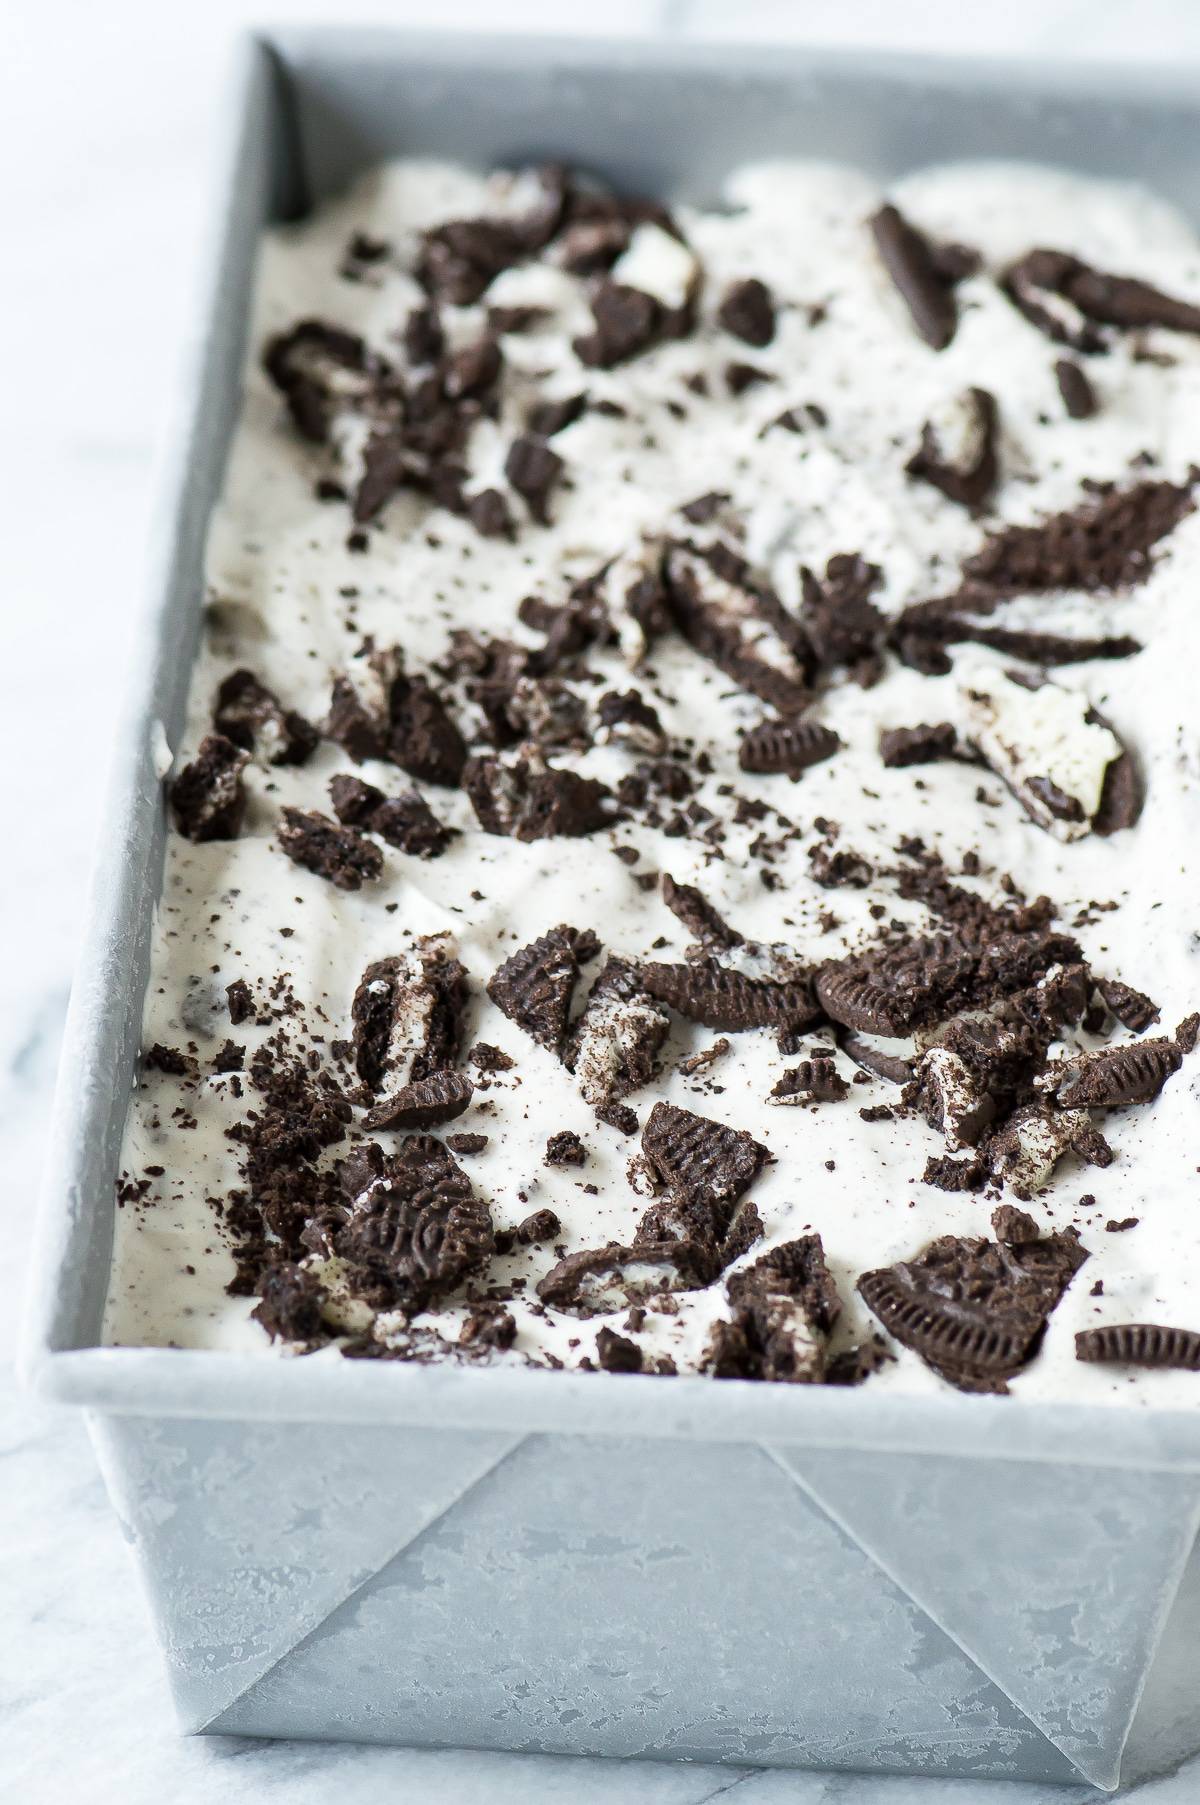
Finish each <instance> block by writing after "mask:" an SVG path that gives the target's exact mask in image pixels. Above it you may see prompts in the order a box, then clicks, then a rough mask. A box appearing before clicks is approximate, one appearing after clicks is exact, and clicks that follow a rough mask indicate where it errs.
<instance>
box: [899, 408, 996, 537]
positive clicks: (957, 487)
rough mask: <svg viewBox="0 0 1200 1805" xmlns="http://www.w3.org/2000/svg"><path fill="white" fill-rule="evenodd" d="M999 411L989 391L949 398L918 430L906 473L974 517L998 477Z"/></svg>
mask: <svg viewBox="0 0 1200 1805" xmlns="http://www.w3.org/2000/svg"><path fill="white" fill-rule="evenodd" d="M998 427H999V411H998V409H997V407H996V397H995V396H994V395H992V394H990V393H989V391H988V390H987V389H980V388H968V389H964V390H963V391H962V393H961V394H959V395H955V396H953V397H952V398H951V399H950V400H949V401H947V402H946V403H945V404H944V406H942V407H941V408H940V410H939V411H938V412H936V413H935V414H932V415H931V416H930V418H929V419H928V420H927V421H926V422H925V425H924V426H923V427H922V428H921V443H920V445H919V446H918V448H917V450H916V451H915V452H914V453H913V455H912V457H910V458H909V460H908V462H907V464H905V466H904V468H905V471H906V473H907V474H908V475H909V476H913V477H916V478H918V479H919V480H920V481H921V482H926V483H930V484H932V486H933V487H934V488H935V489H938V490H940V491H941V493H942V494H943V495H944V496H945V497H946V498H947V500H948V501H954V502H957V503H958V504H959V506H960V507H963V508H966V509H967V510H968V511H969V512H970V513H972V514H975V513H978V511H979V510H980V508H982V507H983V506H984V504H985V503H986V502H987V500H988V498H989V497H990V495H991V493H992V490H993V489H994V488H995V486H996V479H997V477H998V476H999V474H1000V463H999V459H998V457H997V451H996V446H997V437H998Z"/></svg>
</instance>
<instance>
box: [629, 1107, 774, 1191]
mask: <svg viewBox="0 0 1200 1805" xmlns="http://www.w3.org/2000/svg"><path fill="white" fill-rule="evenodd" d="M769 1157H770V1156H769V1154H768V1151H767V1149H766V1148H765V1147H764V1146H763V1145H762V1143H761V1142H759V1141H756V1140H755V1139H754V1137H753V1135H749V1134H747V1133H746V1132H745V1130H744V1129H741V1128H730V1127H728V1126H727V1125H726V1124H725V1123H724V1122H715V1121H713V1120H712V1119H711V1117H709V1116H698V1115H695V1114H693V1112H692V1111H691V1110H690V1109H679V1108H677V1107H676V1105H675V1104H673V1103H656V1104H655V1105H654V1108H653V1109H652V1110H651V1111H650V1114H649V1116H648V1118H647V1121H646V1126H645V1127H644V1128H643V1130H642V1158H643V1160H644V1161H645V1163H646V1166H647V1167H648V1169H649V1171H650V1172H651V1174H652V1175H653V1177H654V1179H655V1181H656V1182H657V1183H659V1184H661V1185H664V1186H666V1187H667V1188H669V1189H670V1190H672V1191H677V1192H681V1193H683V1194H684V1195H685V1196H689V1197H694V1198H700V1199H703V1200H704V1201H705V1202H708V1203H732V1202H734V1201H735V1200H736V1199H737V1198H739V1197H740V1196H741V1195H742V1193H743V1192H744V1191H747V1190H749V1188H750V1186H751V1185H752V1184H753V1183H754V1180H755V1179H756V1178H757V1177H758V1174H759V1173H760V1172H761V1170H762V1168H763V1165H764V1164H765V1162H766V1160H767V1159H768V1158H769Z"/></svg>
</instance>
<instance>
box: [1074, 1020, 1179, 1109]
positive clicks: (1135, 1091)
mask: <svg viewBox="0 0 1200 1805" xmlns="http://www.w3.org/2000/svg"><path fill="white" fill-rule="evenodd" d="M1182 1064H1183V1054H1182V1053H1181V1052H1180V1050H1179V1048H1178V1047H1177V1046H1176V1044H1175V1042H1174V1041H1173V1040H1167V1039H1165V1038H1159V1039H1155V1040H1139V1041H1134V1042H1133V1043H1132V1044H1131V1045H1129V1046H1125V1047H1102V1048H1101V1049H1100V1050H1099V1051H1098V1052H1095V1053H1082V1054H1080V1055H1079V1057H1078V1058H1075V1059H1070V1060H1068V1061H1067V1062H1066V1063H1065V1065H1063V1066H1062V1067H1060V1068H1057V1069H1055V1068H1052V1069H1051V1073H1050V1078H1051V1080H1052V1088H1053V1089H1054V1091H1055V1093H1056V1095H1057V1098H1058V1102H1059V1104H1060V1105H1061V1107H1062V1108H1063V1109H1121V1108H1123V1107H1124V1106H1125V1105H1126V1104H1130V1103H1151V1102H1153V1100H1154V1098H1155V1097H1157V1095H1158V1093H1159V1091H1160V1090H1161V1089H1162V1087H1163V1085H1164V1084H1165V1083H1166V1082H1167V1079H1168V1078H1170V1077H1171V1076H1172V1075H1173V1074H1174V1073H1175V1072H1177V1071H1178V1070H1179V1068H1180V1066H1181V1065H1182Z"/></svg>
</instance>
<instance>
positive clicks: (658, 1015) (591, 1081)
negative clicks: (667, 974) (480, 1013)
mask: <svg viewBox="0 0 1200 1805" xmlns="http://www.w3.org/2000/svg"><path fill="white" fill-rule="evenodd" d="M670 1026H671V1022H670V1017H669V1016H668V1014H667V1012H666V1010H665V1009H663V1008H662V1007H661V1006H660V1005H659V1004H658V1003H656V1002H655V1001H654V1000H653V998H652V997H651V996H650V995H649V994H648V992H647V991H646V990H645V988H644V986H643V984H642V980H641V972H640V969H639V968H638V967H637V966H635V965H633V964H631V963H630V961H629V960H627V959H615V958H609V959H607V960H605V963H604V965H603V967H602V968H601V970H600V972H599V973H598V975H597V977H596V980H595V982H594V983H593V985H592V987H591V989H590V990H589V991H588V996H587V1001H586V1003H585V1004H584V1006H583V1009H582V1011H581V1012H580V1014H579V1017H578V1019H577V1020H576V1022H575V1024H574V1026H573V1028H572V1029H571V1032H570V1034H569V1036H568V1037H567V1040H566V1043H565V1044H564V1047H563V1055H562V1056H563V1062H564V1064H565V1065H566V1067H567V1070H568V1071H569V1072H573V1073H574V1074H575V1079H576V1082H577V1084H578V1085H579V1090H580V1094H581V1095H582V1096H583V1097H584V1098H585V1099H586V1101H587V1102H589V1103H591V1104H592V1105H593V1106H594V1107H595V1108H596V1109H597V1110H598V1111H602V1112H611V1110H612V1109H613V1108H614V1107H619V1104H620V1099H621V1098H622V1097H627V1096H629V1095H630V1093H631V1092H632V1091H636V1090H640V1089H641V1088H642V1086H643V1085H645V1084H649V1083H650V1081H651V1079H652V1078H654V1077H656V1076H657V1073H658V1069H659V1054H660V1052H661V1050H662V1046H663V1042H664V1041H665V1040H666V1038H667V1034H668V1032H669V1031H670ZM603 1119H609V1120H611V1119H613V1118H612V1116H611V1114H609V1115H607V1116H606V1117H605V1118H603ZM636 1128H637V1118H636V1117H634V1121H633V1128H632V1130H631V1132H636Z"/></svg>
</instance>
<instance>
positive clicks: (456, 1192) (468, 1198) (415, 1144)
mask: <svg viewBox="0 0 1200 1805" xmlns="http://www.w3.org/2000/svg"><path fill="white" fill-rule="evenodd" d="M375 1151H376V1153H377V1154H378V1152H379V1150H378V1149H376V1150H375ZM364 1178H365V1182H361V1181H362V1180H363V1179H364ZM333 1245H334V1251H335V1252H336V1253H337V1254H338V1255H340V1257H341V1258H342V1259H344V1260H345V1261H346V1262H347V1264H348V1265H349V1266H350V1267H351V1268H352V1269H354V1270H355V1271H356V1272H358V1273H361V1274H362V1275H363V1276H364V1277H365V1279H366V1280H367V1282H368V1284H369V1285H370V1286H371V1287H372V1289H373V1290H374V1292H375V1294H376V1295H377V1296H378V1297H379V1299H380V1301H384V1300H386V1301H387V1302H388V1303H389V1304H390V1305H392V1306H394V1307H397V1308H400V1309H402V1310H405V1311H407V1312H408V1313H409V1314H415V1313H416V1312H417V1311H419V1310H423V1309H426V1308H427V1307H428V1306H429V1305H430V1304H431V1303H433V1302H434V1301H435V1300H436V1299H437V1298H439V1297H444V1296H445V1295H446V1293H447V1292H449V1291H452V1290H453V1289H454V1288H455V1286H456V1285H458V1284H459V1283H461V1281H462V1280H463V1279H465V1278H467V1277H469V1276H471V1275H472V1274H474V1273H476V1272H479V1271H480V1270H481V1269H482V1268H483V1267H484V1266H486V1264H487V1262H488V1260H489V1259H490V1257H491V1254H492V1251H493V1247H494V1239H493V1233H492V1219H491V1213H490V1211H489V1209H488V1206H487V1204H486V1202H484V1201H483V1199H481V1198H479V1197H477V1196H476V1195H475V1192H474V1190H473V1188H472V1186H471V1181H470V1179H469V1178H468V1177H467V1175H466V1173H465V1172H464V1171H463V1169H462V1167H461V1166H459V1165H458V1164H457V1162H456V1161H455V1160H454V1158H453V1156H452V1155H451V1154H450V1153H449V1152H447V1150H446V1148H445V1147H444V1146H443V1145H442V1143H441V1142H440V1141H437V1140H435V1139H434V1138H433V1137H432V1135H426V1134H420V1135H410V1136H409V1137H408V1138H407V1139H405V1140H404V1141H403V1142H402V1143H401V1145H400V1148H399V1151H398V1152H396V1153H395V1154H393V1155H391V1156H381V1157H380V1158H379V1159H378V1161H377V1162H376V1170H375V1171H374V1172H371V1173H370V1174H369V1175H368V1174H366V1173H364V1171H363V1169H362V1168H361V1167H355V1168H353V1176H352V1180H351V1185H350V1188H349V1189H348V1194H347V1204H346V1208H345V1210H344V1217H343V1221H342V1222H341V1225H340V1226H339V1227H338V1228H337V1230H336V1232H335V1234H334V1241H333Z"/></svg>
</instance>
